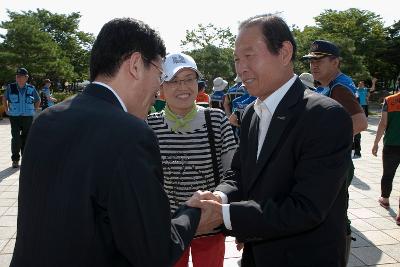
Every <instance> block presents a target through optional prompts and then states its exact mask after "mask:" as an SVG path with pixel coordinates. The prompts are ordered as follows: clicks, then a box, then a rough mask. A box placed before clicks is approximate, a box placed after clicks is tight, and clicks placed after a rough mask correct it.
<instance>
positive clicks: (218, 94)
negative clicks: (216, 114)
mask: <svg viewBox="0 0 400 267" xmlns="http://www.w3.org/2000/svg"><path fill="white" fill-rule="evenodd" d="M224 97H225V94H224V91H214V93H212V94H211V96H210V98H211V107H213V108H219V109H222V110H224V107H223V105H222V103H223V102H224Z"/></svg>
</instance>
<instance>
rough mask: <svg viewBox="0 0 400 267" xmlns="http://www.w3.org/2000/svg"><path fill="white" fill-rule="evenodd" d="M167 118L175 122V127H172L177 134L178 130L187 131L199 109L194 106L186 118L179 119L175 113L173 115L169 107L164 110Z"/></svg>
mask: <svg viewBox="0 0 400 267" xmlns="http://www.w3.org/2000/svg"><path fill="white" fill-rule="evenodd" d="M164 112H165V117H166V118H167V119H168V120H170V121H172V122H174V123H175V125H174V126H173V127H171V129H172V131H174V132H176V130H177V129H186V128H188V123H189V122H191V121H192V120H193V119H194V117H195V116H196V114H197V107H196V105H195V104H193V108H192V110H191V111H189V113H188V114H186V115H185V116H184V117H178V116H177V115H176V114H175V113H173V112H172V111H171V110H170V109H169V107H168V105H166V106H165V109H164Z"/></svg>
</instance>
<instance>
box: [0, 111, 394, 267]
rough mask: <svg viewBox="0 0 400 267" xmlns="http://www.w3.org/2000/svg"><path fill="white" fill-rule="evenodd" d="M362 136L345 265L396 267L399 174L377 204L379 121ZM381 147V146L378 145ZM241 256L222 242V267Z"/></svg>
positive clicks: (4, 134) (7, 239)
mask: <svg viewBox="0 0 400 267" xmlns="http://www.w3.org/2000/svg"><path fill="white" fill-rule="evenodd" d="M368 120H369V127H368V130H367V131H366V132H364V133H363V134H362V141H361V142H362V148H363V150H362V158H360V159H356V160H354V164H355V166H356V171H355V177H354V179H353V183H352V185H351V187H350V207H349V217H350V218H351V220H352V225H353V231H354V233H353V236H354V237H356V238H357V241H355V242H353V243H352V249H351V256H350V261H349V264H348V266H387V267H389V266H391V267H400V227H399V226H397V225H396V223H395V216H396V213H397V206H398V203H399V196H400V170H398V171H397V174H396V177H395V183H394V186H393V188H394V190H393V192H392V196H391V198H390V202H391V204H392V207H391V208H390V209H389V210H385V209H383V208H382V207H380V206H379V204H378V203H377V199H378V197H379V195H380V177H381V174H382V166H381V165H382V164H381V150H380V151H379V154H378V157H377V158H375V157H373V156H372V155H371V153H370V151H371V148H372V143H373V140H374V138H375V133H376V128H377V124H378V121H379V117H377V116H371V117H370V118H369V119H368ZM10 141H11V138H10V125H9V121H8V119H4V120H0V267H5V266H9V264H10V260H11V257H12V253H13V248H14V244H15V233H16V222H17V206H18V203H17V198H18V175H19V170H16V169H12V168H11V167H10V165H11V162H10ZM380 149H381V147H380ZM240 255H241V254H240V253H239V252H237V251H236V248H235V244H234V241H233V239H232V238H228V239H227V242H226V254H225V257H226V260H225V264H224V265H225V266H229V267H231V266H238V265H237V262H238V260H239V259H240Z"/></svg>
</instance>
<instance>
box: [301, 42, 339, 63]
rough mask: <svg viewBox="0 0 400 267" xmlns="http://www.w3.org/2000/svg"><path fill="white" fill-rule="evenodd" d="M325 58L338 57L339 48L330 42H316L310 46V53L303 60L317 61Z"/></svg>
mask: <svg viewBox="0 0 400 267" xmlns="http://www.w3.org/2000/svg"><path fill="white" fill-rule="evenodd" d="M326 56H334V57H339V56H340V55H339V48H338V47H337V46H336V45H335V44H334V43H332V42H329V41H325V40H316V41H314V42H313V43H312V44H311V47H310V51H309V53H308V54H307V55H305V56H303V59H312V58H315V59H318V58H323V57H326Z"/></svg>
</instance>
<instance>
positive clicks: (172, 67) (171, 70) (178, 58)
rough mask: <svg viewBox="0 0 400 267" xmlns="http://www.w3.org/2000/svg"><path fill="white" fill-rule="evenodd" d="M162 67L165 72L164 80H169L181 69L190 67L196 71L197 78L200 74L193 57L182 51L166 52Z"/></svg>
mask: <svg viewBox="0 0 400 267" xmlns="http://www.w3.org/2000/svg"><path fill="white" fill-rule="evenodd" d="M163 69H164V72H165V80H164V81H166V82H169V81H171V80H172V79H173V78H174V77H175V75H176V74H177V73H178V72H179V71H180V70H181V69H192V70H194V71H195V72H196V73H197V75H198V76H199V78H200V77H201V76H202V75H201V73H200V71H199V70H198V69H197V65H196V62H195V61H194V59H193V58H192V57H191V56H189V55H186V54H183V53H173V54H168V55H167V56H166V57H165V61H164V64H163Z"/></svg>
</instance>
